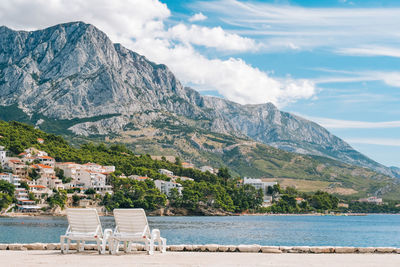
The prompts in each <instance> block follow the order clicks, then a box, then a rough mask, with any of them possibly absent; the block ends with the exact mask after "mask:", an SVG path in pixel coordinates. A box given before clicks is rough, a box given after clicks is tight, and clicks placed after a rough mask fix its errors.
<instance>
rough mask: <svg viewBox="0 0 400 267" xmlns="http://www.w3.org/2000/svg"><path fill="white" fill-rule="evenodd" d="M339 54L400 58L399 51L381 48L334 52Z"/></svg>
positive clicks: (359, 48)
mask: <svg viewBox="0 0 400 267" xmlns="http://www.w3.org/2000/svg"><path fill="white" fill-rule="evenodd" d="M336 52H337V53H339V54H345V55H351V56H370V57H372V56H388V57H400V49H397V48H393V47H383V46H366V47H353V48H340V49H337V50H336Z"/></svg>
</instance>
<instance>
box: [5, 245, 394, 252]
mask: <svg viewBox="0 0 400 267" xmlns="http://www.w3.org/2000/svg"><path fill="white" fill-rule="evenodd" d="M70 249H71V250H72V251H74V250H76V244H71V247H70ZM96 249H97V246H96V245H95V244H85V250H96ZM0 250H22V251H24V250H60V243H29V244H20V243H15V244H0ZM132 251H144V245H141V244H134V245H133V246H132ZM167 251H174V252H185V251H191V252H221V253H222V252H238V253H240V252H245V253H311V254H313V253H314V254H323V253H324V254H327V253H337V254H344V253H347V254H349V253H353V254H354V253H356V254H361V253H397V254H400V248H395V247H334V246H260V245H218V244H206V245H169V246H167Z"/></svg>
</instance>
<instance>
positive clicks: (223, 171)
mask: <svg viewBox="0 0 400 267" xmlns="http://www.w3.org/2000/svg"><path fill="white" fill-rule="evenodd" d="M217 176H218V177H220V178H222V179H224V182H225V185H226V184H227V181H228V179H229V178H231V174H230V173H229V170H228V168H226V167H225V168H224V167H221V168H219V170H218V173H217Z"/></svg>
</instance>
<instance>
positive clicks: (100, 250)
mask: <svg viewBox="0 0 400 267" xmlns="http://www.w3.org/2000/svg"><path fill="white" fill-rule="evenodd" d="M101 241H102V240H100V239H97V240H96V242H97V251H98V252H99V254H103V253H102V252H103V250H102V246H101Z"/></svg>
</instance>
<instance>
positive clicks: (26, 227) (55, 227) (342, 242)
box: [0, 215, 400, 247]
mask: <svg viewBox="0 0 400 267" xmlns="http://www.w3.org/2000/svg"><path fill="white" fill-rule="evenodd" d="M148 220H149V223H150V227H151V228H159V229H160V230H161V235H162V236H164V237H166V238H167V242H168V243H169V244H234V245H238V244H260V245H271V246H272V245H274V246H277V245H281V246H303V245H304V246H325V245H326V246H360V247H368V246H390V247H400V216H399V215H368V216H347V217H346V216H240V217H239V216H238V217H149V218H148ZM101 221H102V225H103V229H104V228H113V227H114V219H113V217H102V218H101ZM67 226H68V223H67V220H66V218H64V217H26V218H0V243H32V242H59V236H60V235H62V234H64V233H65V230H66V229H67Z"/></svg>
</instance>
